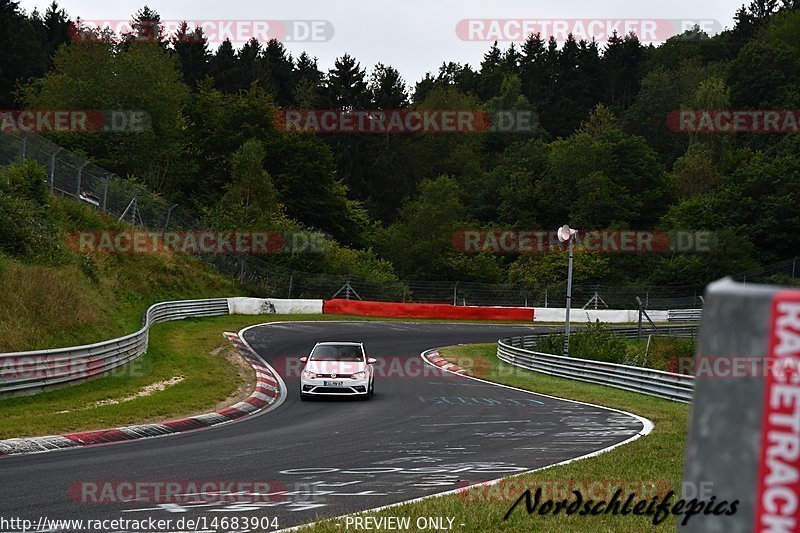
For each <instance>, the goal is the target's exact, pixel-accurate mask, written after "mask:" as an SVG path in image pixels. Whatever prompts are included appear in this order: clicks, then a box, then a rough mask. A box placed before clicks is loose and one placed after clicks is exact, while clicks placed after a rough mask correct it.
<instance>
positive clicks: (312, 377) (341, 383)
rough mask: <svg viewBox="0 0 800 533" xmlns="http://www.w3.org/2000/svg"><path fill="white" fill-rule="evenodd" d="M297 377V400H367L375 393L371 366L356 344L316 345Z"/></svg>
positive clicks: (328, 343) (326, 343)
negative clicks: (352, 398)
mask: <svg viewBox="0 0 800 533" xmlns="http://www.w3.org/2000/svg"><path fill="white" fill-rule="evenodd" d="M300 361H301V362H303V363H305V366H304V367H303V371H302V373H301V374H300V399H301V400H307V399H309V398H311V397H315V396H317V397H321V396H358V397H360V398H362V399H364V400H369V399H370V398H371V397H372V393H373V392H374V391H375V375H374V374H375V373H374V369H373V366H372V365H374V364H375V363H376V362H377V361H376V360H375V359H373V358H371V357H367V354H366V353H365V352H364V344H363V343H360V342H318V343H317V344H316V346H314V349H313V350H311V354H310V355H309V356H308V357H301V358H300Z"/></svg>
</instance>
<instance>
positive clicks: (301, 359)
mask: <svg viewBox="0 0 800 533" xmlns="http://www.w3.org/2000/svg"><path fill="white" fill-rule="evenodd" d="M300 362H301V363H306V362H308V357H301V358H300Z"/></svg>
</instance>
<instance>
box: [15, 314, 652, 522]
mask: <svg viewBox="0 0 800 533" xmlns="http://www.w3.org/2000/svg"><path fill="white" fill-rule="evenodd" d="M537 329H539V328H537V327H535V326H518V325H488V324H446V323H409V322H293V323H272V324H266V325H262V326H257V327H252V328H248V329H247V330H245V331H243V337H244V339H245V340H246V341H247V342H248V343H249V344H250V346H252V348H253V349H254V350H255V351H256V352H257V353H258V354H259V355H260V356H261V357H262V358H263V359H264V360H265V361H267V362H268V363H269V364H270V365H272V367H273V368H274V369H275V370H276V371H277V372H278V373H279V374H280V375H281V376H282V377H283V379H284V382H285V383H286V387H287V390H286V396H285V398H284V400H283V404H282V405H281V406H280V407H278V408H277V409H275V410H274V411H272V412H271V413H268V414H266V415H264V416H257V417H254V418H251V419H246V420H243V421H241V422H239V423H235V424H230V425H225V426H221V427H216V428H211V429H208V430H203V431H197V432H191V433H186V434H181V435H176V436H172V437H165V438H158V439H144V440H140V441H134V442H126V443H119V444H114V445H107V446H96V447H91V448H79V449H74V450H68V451H63V452H55V453H48V454H42V455H31V456H19V457H14V456H12V457H7V458H4V459H2V460H0V501H2V509H3V515H5V516H15V517H23V518H30V519H33V520H38V518H39V517H41V516H47V517H48V518H50V519H53V518H59V519H70V518H77V519H81V518H83V519H88V518H125V519H137V520H142V519H145V518H148V517H154V518H157V519H173V520H174V519H177V518H181V517H183V518H187V517H198V516H201V515H202V516H206V517H209V519H210V518H212V517H221V516H228V517H231V516H234V515H235V516H239V517H242V518H244V517H253V516H269V517H277V518H278V524H279V525H280V527H289V526H293V525H298V524H303V523H307V522H311V521H314V520H316V519H318V518H321V517H329V516H337V515H341V514H343V513H348V512H353V511H357V510H363V509H369V508H373V507H377V506H382V505H387V504H392V503H396V502H400V501H404V500H409V499H412V498H418V497H422V496H426V495H430V494H436V493H441V492H444V491H447V490H449V489H453V488H456V487H457V486H460V485H463V484H464V483H465V482H469V483H473V482H479V481H485V480H489V479H495V478H498V477H501V476H505V475H510V474H515V473H519V472H523V471H526V470H531V469H535V468H539V467H542V466H546V465H550V464H554V463H558V462H561V461H564V460H567V459H571V458H574V457H579V456H583V455H586V454H588V453H591V452H595V451H597V450H601V449H604V448H607V447H609V446H613V445H614V444H618V443H620V442H623V441H626V440H628V439H630V438H631V437H633V436H635V435H637V434H638V433H640V432H641V431H642V429H643V424H642V422H641V421H640V420H639V419H637V418H635V417H632V416H630V415H627V414H622V413H619V412H617V411H612V410H607V409H603V408H600V407H595V406H588V405H585V404H579V403H574V402H569V401H566V400H559V399H555V398H551V397H547V396H539V395H532V394H529V393H525V392H522V391H517V390H514V389H509V388H503V387H498V386H496V385H492V384H489V383H485V382H480V381H475V380H469V379H466V378H463V377H461V376H455V375H453V374H450V373H446V372H443V371H441V370H439V369H436V368H433V367H431V366H429V365H425V364H424V363H423V362H422V360H421V358H420V353H421V352H422V351H424V350H426V349H429V348H435V347H439V346H445V345H450V344H459V343H477V342H494V341H495V340H497V339H498V338H500V337H503V336H509V335H519V334H522V333H530V332H533V331H536V330H537ZM320 340H357V341H362V342H364V344H365V347H366V348H367V351H368V353H369V355H370V356H371V357H376V358H377V359H378V368H379V372H378V377H376V382H375V383H376V387H375V388H376V394H375V396H374V397H373V399H372V400H370V401H368V402H363V401H353V400H335V401H315V402H300V401H299V390H298V388H299V377H298V375H297V373H298V371H299V363H298V361H297V358H298V357H299V356H301V355H305V354H307V353H308V352H309V351H310V349H311V347H312V346H313V345H314V344H315V343H316V342H318V341H320ZM106 480H112V481H123V480H125V481H137V480H138V481H155V480H159V481H177V480H180V481H187V480H197V481H202V480H218V481H219V480H227V481H233V482H236V481H264V480H268V481H270V486H271V487H273V488H272V489H270V490H269V491H268V492H263V490H262V492H261V493H259V494H260V495H259V496H247V495H243V496H242V498H240V499H245V500H249V501H248V502H247V503H232V502H231V501H223V502H219V501H217V502H207V503H202V502H197V503H192V502H191V498H189V497H188V494H184V495H183V496H184V497H183V498H182V501H181V502H180V503H177V504H176V503H161V504H159V503H151V502H148V501H143V500H136V499H135V498H133V499H131V501H127V502H124V503H120V502H118V501H115V502H114V503H112V504H107V505H103V504H86V503H79V502H76V501H75V499H80V498H76V492H75V490H76V486H80V485H77V484H79V483H80V482H82V481H92V482H96V481H106ZM70 489H72V491H73V492H72V493H70ZM199 499H200V498H195V500H199ZM221 499H223V500H225V499H226V498H224V497H223V498H221ZM227 499H228V500H229V499H230V497H229V498H227ZM184 500H185V501H184ZM252 500H257V501H255V502H253V501H252ZM34 523H35V522H34Z"/></svg>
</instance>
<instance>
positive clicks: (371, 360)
mask: <svg viewBox="0 0 800 533" xmlns="http://www.w3.org/2000/svg"><path fill="white" fill-rule="evenodd" d="M377 362H378V360H377V359H375V358H374V357H368V358H367V364H368V365H374V364H375V363H377Z"/></svg>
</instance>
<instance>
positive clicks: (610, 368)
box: [497, 326, 697, 403]
mask: <svg viewBox="0 0 800 533" xmlns="http://www.w3.org/2000/svg"><path fill="white" fill-rule="evenodd" d="M614 331H615V333H618V334H621V335H624V336H625V337H627V338H635V337H636V335H637V330H636V328H624V329H616V330H614ZM648 332H652V333H655V332H653V331H652V330H648ZM659 334H662V335H663V334H669V335H672V336H681V337H691V336H694V335H696V334H697V326H677V327H675V326H672V327H670V326H665V327H661V328H659ZM541 337H542V335H525V336H517V337H508V338H505V339H500V340H499V341H497V357H498V358H499V359H500V360H501V361H505V362H506V363H509V364H512V365H514V366H518V367H520V368H524V369H527V370H533V371H535V372H542V373H544V374H550V375H553V376H558V377H562V378H567V379H574V380H579V381H586V382H588V383H597V384H600V385H607V386H609V387H616V388H618V389H625V390H629V391H633V392H638V393H641V394H647V395H649V396H657V397H659V398H666V399H668V400H673V401H678V402H687V403H688V402H691V401H692V392H693V390H694V376H688V375H684V374H674V373H672V372H664V371H661V370H654V369H651V368H642V367H637V366H628V365H619V364H615V363H607V362H604V361H592V360H589V359H578V358H575V357H564V356H561V355H552V354H546V353H540V352H535V351H532V350H530V349H528V348H532V347H534V346H535V345H536V342H538V340H539V338H541Z"/></svg>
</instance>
